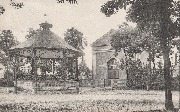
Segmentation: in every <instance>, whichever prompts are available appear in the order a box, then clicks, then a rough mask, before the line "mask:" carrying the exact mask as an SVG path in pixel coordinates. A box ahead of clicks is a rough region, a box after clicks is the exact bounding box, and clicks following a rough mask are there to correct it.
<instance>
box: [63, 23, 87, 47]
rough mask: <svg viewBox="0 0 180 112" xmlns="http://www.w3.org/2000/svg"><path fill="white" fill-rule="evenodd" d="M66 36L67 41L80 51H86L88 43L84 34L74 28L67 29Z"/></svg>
mask: <svg viewBox="0 0 180 112" xmlns="http://www.w3.org/2000/svg"><path fill="white" fill-rule="evenodd" d="M64 36H65V37H64V39H65V41H66V42H67V43H68V44H69V45H71V46H72V47H74V48H76V49H78V50H84V48H85V47H86V46H87V41H86V39H85V38H84V37H83V33H81V32H80V31H78V30H77V29H75V28H74V27H72V28H71V29H67V31H66V32H65V34H64Z"/></svg>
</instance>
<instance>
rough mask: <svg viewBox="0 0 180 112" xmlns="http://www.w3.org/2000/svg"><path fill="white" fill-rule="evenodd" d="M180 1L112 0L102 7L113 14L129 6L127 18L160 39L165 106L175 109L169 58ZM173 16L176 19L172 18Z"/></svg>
mask: <svg viewBox="0 0 180 112" xmlns="http://www.w3.org/2000/svg"><path fill="white" fill-rule="evenodd" d="M179 4H180V2H176V1H173V0H112V1H108V2H107V3H105V4H104V5H102V7H101V12H102V13H104V14H105V15H106V16H111V15H112V14H115V13H117V12H118V10H119V9H122V8H124V9H126V8H127V6H129V10H128V12H127V13H128V15H127V20H129V21H132V22H135V23H137V26H138V27H139V28H140V29H141V30H142V31H144V30H146V29H148V30H150V31H151V32H152V33H153V36H154V37H155V38H156V39H157V40H158V41H159V44H160V48H161V51H162V55H163V60H164V67H163V69H164V80H165V81H164V82H165V107H166V109H167V110H173V108H174V105H173V102H172V93H171V75H170V67H171V62H170V58H169V53H170V48H171V44H172V43H171V42H172V39H174V38H175V37H176V36H178V35H179V34H178V26H179V21H180V19H179V18H180V17H179V15H178V14H179V13H180V10H179V9H178V8H177V7H179ZM173 17H176V18H174V19H175V21H174V20H173V19H172V18H173Z"/></svg>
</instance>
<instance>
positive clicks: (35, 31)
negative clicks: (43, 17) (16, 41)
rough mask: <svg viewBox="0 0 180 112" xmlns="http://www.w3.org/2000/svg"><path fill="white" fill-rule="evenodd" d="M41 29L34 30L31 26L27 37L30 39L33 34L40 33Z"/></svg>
mask: <svg viewBox="0 0 180 112" xmlns="http://www.w3.org/2000/svg"><path fill="white" fill-rule="evenodd" d="M40 31H41V29H40V28H39V29H37V30H34V29H33V28H29V31H28V34H27V35H26V36H25V38H26V39H29V38H31V37H32V36H34V35H36V34H38V32H40Z"/></svg>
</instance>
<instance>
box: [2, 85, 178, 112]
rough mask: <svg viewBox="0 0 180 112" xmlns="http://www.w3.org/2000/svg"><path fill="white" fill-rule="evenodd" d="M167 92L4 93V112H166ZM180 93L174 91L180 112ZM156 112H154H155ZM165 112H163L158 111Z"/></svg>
mask: <svg viewBox="0 0 180 112" xmlns="http://www.w3.org/2000/svg"><path fill="white" fill-rule="evenodd" d="M164 98H165V96H164V91H145V90H106V89H100V88H81V89H80V93H79V94H54V95H51V94H43V95H33V94H23V93H19V94H17V95H15V94H13V93H9V94H4V93H0V99H1V100H0V111H2V112H4V111H6V112H12V111H13V112H21V111H23V112H29V111H30V112H42V111H45V112H49V111H50V112H51V111H52V112H132V111H149V110H162V111H163V109H164ZM178 99H179V93H178V92H177V91H173V102H174V105H175V107H176V108H178ZM151 112H153V111H151ZM156 112H161V111H156Z"/></svg>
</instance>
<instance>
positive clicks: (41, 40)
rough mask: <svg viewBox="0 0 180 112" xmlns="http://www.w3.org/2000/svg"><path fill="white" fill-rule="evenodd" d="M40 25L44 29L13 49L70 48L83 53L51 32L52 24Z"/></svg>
mask: <svg viewBox="0 0 180 112" xmlns="http://www.w3.org/2000/svg"><path fill="white" fill-rule="evenodd" d="M40 26H41V27H42V28H43V30H41V31H39V32H38V33H37V34H35V35H33V36H32V37H30V38H28V39H27V40H26V41H24V42H22V43H20V44H18V45H17V46H14V47H12V48H11V50H12V49H24V48H45V49H69V50H72V51H76V52H79V53H81V54H83V53H82V51H79V50H77V49H75V48H74V47H72V46H71V45H69V44H68V43H67V42H66V41H65V40H63V39H62V38H61V37H59V36H58V35H56V34H55V33H53V32H51V31H50V30H49V28H51V27H52V25H51V24H49V23H42V24H40Z"/></svg>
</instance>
